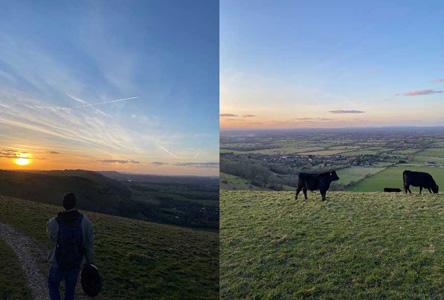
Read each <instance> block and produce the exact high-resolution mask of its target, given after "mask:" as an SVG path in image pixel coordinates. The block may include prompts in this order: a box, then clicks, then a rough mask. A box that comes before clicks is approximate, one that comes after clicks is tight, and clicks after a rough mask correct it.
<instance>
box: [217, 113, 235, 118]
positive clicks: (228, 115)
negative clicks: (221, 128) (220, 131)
mask: <svg viewBox="0 0 444 300" xmlns="http://www.w3.org/2000/svg"><path fill="white" fill-rule="evenodd" d="M220 116H221V117H222V118H227V117H228V118H229V117H239V116H238V115H236V114H220Z"/></svg>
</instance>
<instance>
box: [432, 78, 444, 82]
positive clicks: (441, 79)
mask: <svg viewBox="0 0 444 300" xmlns="http://www.w3.org/2000/svg"><path fill="white" fill-rule="evenodd" d="M433 81H435V82H444V78H439V79H435V80H433Z"/></svg>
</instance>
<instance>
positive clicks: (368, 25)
mask: <svg viewBox="0 0 444 300" xmlns="http://www.w3.org/2000/svg"><path fill="white" fill-rule="evenodd" d="M443 13H444V4H443V2H442V1H427V2H421V1H368V2H363V1H282V0H277V1H262V0H258V1H250V0H248V1H234V0H226V1H221V87H220V89H221V99H220V101H221V126H223V127H234V128H236V127H349V126H391V125H396V126H397V125H401V126H404V125H416V126H435V125H444V118H443V116H442V112H443V111H444V101H443V98H444V93H442V91H443V90H444V73H443V70H444V60H443V53H444V18H443V17H442V16H443ZM244 116H248V117H244Z"/></svg>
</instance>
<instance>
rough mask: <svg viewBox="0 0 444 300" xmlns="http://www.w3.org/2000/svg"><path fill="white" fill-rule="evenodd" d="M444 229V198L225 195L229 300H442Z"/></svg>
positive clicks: (224, 275)
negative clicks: (324, 198) (301, 197)
mask: <svg viewBox="0 0 444 300" xmlns="http://www.w3.org/2000/svg"><path fill="white" fill-rule="evenodd" d="M378 174H379V173H378ZM443 224H444V196H443V195H442V194H428V193H427V194H423V195H418V194H413V195H405V194H388V193H357V192H328V193H327V201H324V202H322V201H320V195H319V193H309V200H307V201H304V200H299V201H295V200H294V194H293V193H292V192H258V191H256V192H252V191H222V192H221V225H220V237H221V297H222V299H303V298H304V299H305V298H320V299H387V298H389V299H443V298H444V285H443V279H442V278H443V277H442V274H443V261H444V225H443Z"/></svg>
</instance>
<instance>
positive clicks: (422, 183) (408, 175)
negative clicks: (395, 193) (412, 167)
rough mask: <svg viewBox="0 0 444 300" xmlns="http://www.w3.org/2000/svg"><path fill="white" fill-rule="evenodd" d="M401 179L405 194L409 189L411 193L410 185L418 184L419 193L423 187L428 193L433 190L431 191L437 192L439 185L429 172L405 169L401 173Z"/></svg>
mask: <svg viewBox="0 0 444 300" xmlns="http://www.w3.org/2000/svg"><path fill="white" fill-rule="evenodd" d="M402 179H403V181H404V189H405V193H406V194H407V191H409V193H410V194H411V193H412V191H411V190H410V185H412V186H419V193H420V194H421V192H422V189H423V188H425V189H428V190H429V192H430V193H431V192H432V191H433V193H435V194H438V189H439V187H438V185H437V184H436V182H435V180H433V177H432V175H430V174H429V173H425V172H413V171H408V170H405V171H404V173H402Z"/></svg>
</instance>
